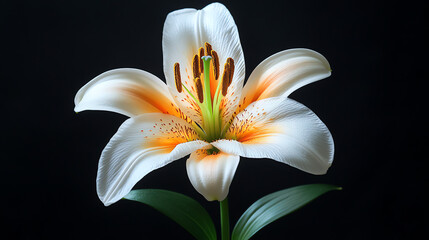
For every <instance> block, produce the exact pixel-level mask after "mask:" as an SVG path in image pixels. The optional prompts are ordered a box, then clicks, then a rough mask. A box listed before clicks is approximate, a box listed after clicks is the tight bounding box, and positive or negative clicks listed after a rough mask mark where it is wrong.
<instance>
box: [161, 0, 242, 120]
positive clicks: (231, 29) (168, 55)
mask: <svg viewBox="0 0 429 240" xmlns="http://www.w3.org/2000/svg"><path fill="white" fill-rule="evenodd" d="M205 42H208V43H210V44H211V45H212V47H213V50H215V51H216V52H217V53H218V56H219V62H220V73H221V74H222V72H223V68H224V63H225V62H226V59H227V58H229V57H231V58H232V59H234V63H235V71H234V77H233V81H232V83H231V86H230V87H229V89H228V92H229V93H232V92H235V94H234V97H235V96H238V97H237V98H231V99H230V100H229V101H230V102H231V104H229V105H230V106H231V107H230V108H231V109H232V110H228V109H225V114H226V115H227V116H230V115H231V114H232V112H233V111H234V110H235V107H236V106H237V105H238V101H239V99H240V93H241V89H242V87H243V82H244V77H245V66H244V56H243V50H242V48H241V44H240V38H239V35H238V30H237V26H236V25H235V22H234V19H233V18H232V16H231V14H230V13H229V11H228V9H227V8H226V7H225V6H224V5H222V4H220V3H213V4H210V5H208V6H206V7H205V8H204V9H202V10H196V9H182V10H178V11H174V12H172V13H170V14H168V16H167V19H166V20H165V24H164V31H163V38H162V49H163V55H164V73H165V77H166V79H167V84H168V86H169V87H170V91H171V94H172V95H173V97H174V99H175V100H176V103H177V105H178V106H180V108H181V109H182V111H184V112H185V114H187V115H188V116H189V117H191V118H192V119H193V120H194V121H196V122H198V123H199V124H201V116H200V114H199V113H198V110H197V109H196V107H195V105H196V104H194V105H193V104H192V102H193V100H192V99H191V98H189V96H188V93H187V92H186V91H183V92H182V93H180V94H179V93H178V92H177V90H176V87H175V81H174V71H173V66H174V64H175V63H176V62H178V63H179V64H180V70H181V79H182V83H184V85H185V86H186V87H187V88H188V89H189V90H190V91H191V92H193V93H195V92H194V91H192V89H191V88H192V87H193V85H194V83H193V79H192V78H193V76H192V57H193V56H194V55H195V54H197V53H198V49H199V48H200V47H204V43H205ZM229 98H230V97H227V98H226V99H229ZM225 101H226V100H225ZM197 108H198V107H197ZM226 110H228V111H226Z"/></svg>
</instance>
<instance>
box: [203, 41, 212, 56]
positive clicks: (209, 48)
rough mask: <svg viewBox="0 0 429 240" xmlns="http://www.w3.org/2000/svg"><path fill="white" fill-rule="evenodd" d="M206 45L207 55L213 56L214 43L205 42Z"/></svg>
mask: <svg viewBox="0 0 429 240" xmlns="http://www.w3.org/2000/svg"><path fill="white" fill-rule="evenodd" d="M204 46H205V47H206V55H207V56H211V53H212V45H210V43H208V42H206V43H204Z"/></svg>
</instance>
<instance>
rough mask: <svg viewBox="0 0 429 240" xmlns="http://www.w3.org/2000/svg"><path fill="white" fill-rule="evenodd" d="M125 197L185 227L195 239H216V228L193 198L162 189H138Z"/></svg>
mask: <svg viewBox="0 0 429 240" xmlns="http://www.w3.org/2000/svg"><path fill="white" fill-rule="evenodd" d="M124 198H125V199H128V200H132V201H137V202H141V203H144V204H147V205H149V206H151V207H153V208H155V209H156V210H158V211H160V212H161V213H163V214H165V215H166V216H168V217H169V218H171V219H173V220H174V221H175V222H177V223H178V224H179V225H180V226H182V227H183V228H185V229H186V230H187V231H188V232H189V233H190V234H192V236H194V237H195V238H196V239H201V240H206V239H210V240H216V239H217V237H216V229H215V226H214V224H213V221H212V219H211V218H210V215H209V214H208V213H207V211H206V210H205V209H204V208H203V207H202V206H201V205H200V204H199V203H198V202H197V201H195V200H194V199H192V198H190V197H188V196H185V195H183V194H180V193H176V192H171V191H167V190H162V189H140V190H133V191H131V192H130V193H128V194H127V195H126V196H125V197H124Z"/></svg>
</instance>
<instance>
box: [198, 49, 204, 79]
mask: <svg viewBox="0 0 429 240" xmlns="http://www.w3.org/2000/svg"><path fill="white" fill-rule="evenodd" d="M203 56H204V48H202V47H200V49H198V57H199V59H200V73H204V63H203V59H202V58H201V57H203Z"/></svg>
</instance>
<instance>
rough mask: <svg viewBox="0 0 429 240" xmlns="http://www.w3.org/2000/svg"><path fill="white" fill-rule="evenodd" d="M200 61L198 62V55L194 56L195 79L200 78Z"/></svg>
mask: <svg viewBox="0 0 429 240" xmlns="http://www.w3.org/2000/svg"><path fill="white" fill-rule="evenodd" d="M199 63H200V61H199V60H198V55H197V54H196V55H194V58H193V59H192V72H193V73H194V78H197V77H199V76H200V67H199V65H200V64H199Z"/></svg>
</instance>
